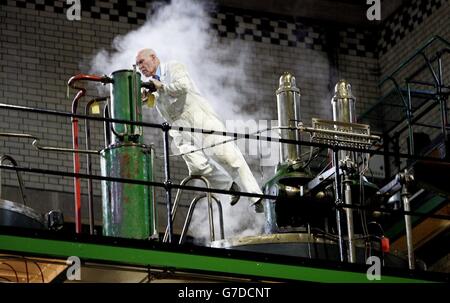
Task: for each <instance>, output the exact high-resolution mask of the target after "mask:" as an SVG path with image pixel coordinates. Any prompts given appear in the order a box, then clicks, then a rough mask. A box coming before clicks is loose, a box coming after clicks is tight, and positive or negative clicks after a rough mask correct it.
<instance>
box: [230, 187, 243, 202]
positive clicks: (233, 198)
mask: <svg viewBox="0 0 450 303" xmlns="http://www.w3.org/2000/svg"><path fill="white" fill-rule="evenodd" d="M230 191H241V188H240V187H239V185H237V183H236V182H233V183H232V184H231V187H230ZM240 198H241V196H238V195H231V199H230V204H231V206H233V205H235V204H236V203H238V201H239V199H240Z"/></svg>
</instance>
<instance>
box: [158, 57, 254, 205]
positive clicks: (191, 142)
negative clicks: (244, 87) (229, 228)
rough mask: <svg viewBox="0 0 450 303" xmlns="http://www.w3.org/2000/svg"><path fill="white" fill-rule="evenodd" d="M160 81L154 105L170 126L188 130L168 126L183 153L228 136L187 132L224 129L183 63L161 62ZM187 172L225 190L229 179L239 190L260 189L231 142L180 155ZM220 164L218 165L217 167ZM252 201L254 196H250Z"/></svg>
mask: <svg viewBox="0 0 450 303" xmlns="http://www.w3.org/2000/svg"><path fill="white" fill-rule="evenodd" d="M159 68H160V73H161V75H160V81H161V82H162V83H163V84H164V88H163V89H161V90H159V91H158V92H155V93H153V94H154V95H155V100H156V108H157V110H158V111H159V113H160V114H161V116H162V117H163V118H164V119H165V120H166V121H167V122H168V123H170V124H171V125H172V126H174V127H183V128H185V129H187V130H188V131H178V130H170V131H169V134H170V136H171V137H172V138H173V142H174V143H175V145H176V147H177V148H178V149H179V151H180V152H181V153H182V154H184V153H187V152H189V151H193V150H197V149H199V148H201V147H206V146H210V145H212V144H213V143H218V142H222V141H225V140H227V139H230V137H225V136H221V135H211V134H210V135H208V134H201V133H193V132H189V128H191V127H194V128H202V129H209V130H216V131H220V132H222V131H226V129H225V126H224V125H223V123H222V122H221V121H220V119H219V118H218V117H217V115H216V113H215V112H214V110H213V109H212V108H211V106H210V105H209V104H208V102H207V101H206V100H205V99H204V98H203V97H202V96H201V95H200V93H199V91H198V90H197V88H196V87H195V85H194V83H193V81H192V80H191V78H190V76H189V74H188V72H187V69H186V67H185V66H184V65H183V64H181V63H178V62H174V61H171V62H167V63H161V64H160V66H159ZM182 157H183V159H184V160H185V162H186V164H187V167H188V169H189V174H190V175H201V176H204V177H206V178H207V179H208V181H209V182H210V184H211V187H212V188H216V189H225V190H229V189H230V187H231V184H232V182H233V181H235V182H236V183H237V184H238V185H240V186H241V188H242V191H244V192H250V193H257V194H261V193H262V192H261V189H260V187H259V185H258V183H257V182H256V180H255V177H254V176H253V174H252V172H251V171H250V168H249V167H248V165H247V162H246V161H245V159H244V157H243V156H242V153H241V152H240V150H239V148H238V147H237V145H236V144H235V143H234V142H229V143H226V144H221V145H218V146H216V147H213V148H208V149H205V150H202V151H196V152H193V153H189V154H186V155H183V156H182ZM221 168H222V169H221ZM250 200H251V201H252V202H256V201H257V200H258V198H250Z"/></svg>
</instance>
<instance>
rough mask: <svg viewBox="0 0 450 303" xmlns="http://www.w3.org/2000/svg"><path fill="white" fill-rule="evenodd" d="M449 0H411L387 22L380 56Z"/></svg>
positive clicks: (380, 44)
mask: <svg viewBox="0 0 450 303" xmlns="http://www.w3.org/2000/svg"><path fill="white" fill-rule="evenodd" d="M446 1H448V0H411V1H410V2H409V3H406V4H405V5H403V6H402V8H401V9H400V10H399V11H398V12H396V13H395V14H394V15H392V16H391V17H390V18H389V19H388V20H386V21H385V24H384V27H383V30H382V31H381V39H380V41H379V45H378V46H379V51H380V55H382V54H384V53H386V51H387V50H388V49H389V48H390V47H392V46H393V45H395V44H397V43H398V42H400V41H401V40H402V39H403V38H404V37H405V35H406V34H408V33H409V32H411V31H413V30H414V29H415V28H416V27H417V26H418V25H419V24H421V23H422V22H423V21H424V20H425V19H426V18H427V17H428V16H430V15H431V14H432V13H433V12H434V11H436V10H437V9H439V8H440V7H441V6H442V4H443V3H444V2H446ZM449 18H450V17H449Z"/></svg>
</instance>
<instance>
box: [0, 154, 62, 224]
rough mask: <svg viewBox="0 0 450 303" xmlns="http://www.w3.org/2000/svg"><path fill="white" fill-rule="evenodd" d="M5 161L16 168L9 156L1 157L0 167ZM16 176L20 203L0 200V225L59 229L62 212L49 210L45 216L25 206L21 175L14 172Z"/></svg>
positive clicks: (15, 163)
mask: <svg viewBox="0 0 450 303" xmlns="http://www.w3.org/2000/svg"><path fill="white" fill-rule="evenodd" d="M6 161H8V162H10V163H11V165H12V166H14V167H17V162H16V160H15V159H14V158H13V157H11V156H9V155H3V156H1V157H0V165H3V163H4V162H6ZM16 174H17V181H18V183H19V190H20V196H21V198H22V203H18V202H13V201H10V200H5V199H1V198H0V225H2V226H12V227H22V228H34V229H43V230H44V229H49V230H58V229H60V228H61V227H62V226H63V223H64V218H63V214H62V212H60V211H58V210H51V211H49V212H48V213H47V214H41V213H39V212H37V211H36V210H34V209H33V208H31V207H29V206H27V205H26V204H27V198H26V197H27V196H26V188H25V185H24V182H23V179H22V175H21V173H20V171H16ZM1 193H2V179H1V174H0V197H1V196H2V195H1Z"/></svg>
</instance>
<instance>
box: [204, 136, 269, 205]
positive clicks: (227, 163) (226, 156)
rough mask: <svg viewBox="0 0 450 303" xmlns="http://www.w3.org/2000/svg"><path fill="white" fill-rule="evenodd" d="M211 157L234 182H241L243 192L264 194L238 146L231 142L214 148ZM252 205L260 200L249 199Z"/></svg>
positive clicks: (255, 198)
mask: <svg viewBox="0 0 450 303" xmlns="http://www.w3.org/2000/svg"><path fill="white" fill-rule="evenodd" d="M208 155H210V156H211V157H212V158H213V159H214V160H215V161H216V162H217V163H218V164H219V165H220V166H222V167H223V169H224V170H225V171H226V172H227V173H228V174H230V176H231V177H232V178H233V180H237V179H238V180H239V181H240V185H241V186H242V191H244V192H249V193H255V194H262V191H261V188H260V187H259V185H258V182H257V181H256V179H255V177H254V176H253V173H252V171H251V170H250V167H249V166H248V164H247V162H246V161H245V159H244V156H243V155H242V153H241V151H240V150H239V148H238V147H237V146H236V144H234V143H232V142H230V143H226V144H223V145H219V146H217V147H214V148H212V151H211V153H210V154H208ZM249 199H250V201H251V202H252V203H255V202H258V200H259V198H257V197H254V198H249Z"/></svg>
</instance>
